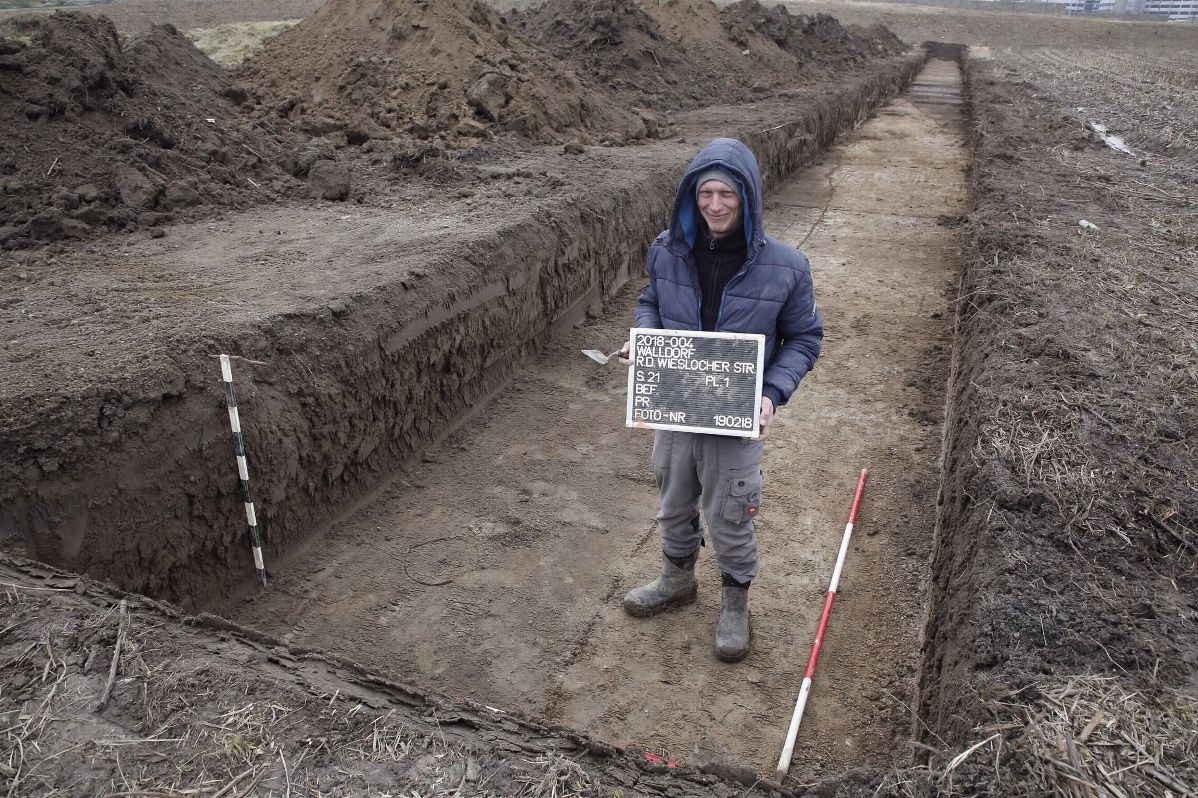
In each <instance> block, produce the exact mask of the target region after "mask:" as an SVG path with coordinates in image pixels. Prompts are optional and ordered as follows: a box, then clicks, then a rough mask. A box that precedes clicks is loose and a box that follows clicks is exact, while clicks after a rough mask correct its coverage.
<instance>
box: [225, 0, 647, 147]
mask: <svg viewBox="0 0 1198 798" xmlns="http://www.w3.org/2000/svg"><path fill="white" fill-rule="evenodd" d="M240 78H241V80H242V82H243V84H244V85H246V87H247V91H248V92H249V93H250V95H251V97H252V102H253V105H252V112H253V113H254V114H256V115H257V116H259V117H261V118H264V119H269V120H273V121H282V122H286V123H288V124H290V125H291V126H293V127H294V128H296V129H298V130H301V131H303V132H305V133H307V134H309V135H311V136H327V137H329V138H330V140H332V141H334V142H339V141H342V140H343V141H344V142H347V143H350V144H355V143H364V142H366V141H367V140H370V139H389V138H395V137H402V138H409V139H420V140H426V141H434V142H436V143H438V144H445V145H449V146H461V145H469V144H472V143H478V142H479V141H483V140H486V139H489V138H491V137H492V136H494V134H496V133H500V132H508V133H514V134H518V135H521V136H524V137H527V138H529V139H532V140H534V141H541V142H560V141H565V140H568V139H571V138H578V139H580V140H582V141H583V142H596V141H604V140H606V141H611V142H627V141H632V140H637V139H641V138H645V137H646V136H650V135H653V133H654V131H655V128H656V125H657V122H656V118H655V117H654V115H653V114H650V113H648V112H645V113H643V114H638V113H634V112H632V111H629V110H626V109H624V108H622V107H621V105H620V103H618V102H616V101H614V99H613V98H612V97H611V96H610V95H608V94H607V93H605V92H603V91H602V90H595V89H592V88H588V87H587V86H586V85H585V83H584V82H583V80H582V79H580V78H579V76H578V75H577V74H576V73H575V72H574V71H573V70H571V69H569V68H568V67H567V66H565V65H564V64H562V63H561V62H560V61H559V60H558V59H556V58H554V57H553V55H551V54H550V53H548V52H546V51H545V50H543V49H541V48H540V47H537V46H536V45H534V44H532V43H530V42H528V41H527V40H525V39H524V38H523V37H522V36H520V35H519V34H518V33H517V32H515V30H514V29H513V28H511V27H510V26H509V25H508V24H507V23H506V22H505V21H504V19H503V18H502V17H501V16H500V15H499V14H498V12H496V11H495V10H494V9H493V8H491V7H490V6H488V5H486V4H484V3H482V2H478V1H477V0H437V2H430V0H328V2H326V3H325V4H324V5H322V6H321V7H320V8H319V9H317V10H316V12H315V13H313V14H312V15H311V16H310V17H308V18H307V19H305V20H304V21H303V22H301V23H300V24H298V25H296V26H295V27H294V28H292V29H291V30H288V31H285V32H284V33H281V34H279V35H278V36H277V37H275V38H274V39H272V40H271V41H270V42H269V43H268V44H267V45H266V47H265V49H264V50H263V51H262V52H260V53H258V54H257V55H255V56H253V57H252V58H250V59H249V60H248V61H247V62H246V64H245V65H244V66H243V67H242V69H241V72H240Z"/></svg>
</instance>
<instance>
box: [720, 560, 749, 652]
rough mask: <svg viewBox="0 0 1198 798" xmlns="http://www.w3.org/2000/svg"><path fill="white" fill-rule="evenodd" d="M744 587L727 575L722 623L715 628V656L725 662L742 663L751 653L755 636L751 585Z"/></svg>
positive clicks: (722, 589)
mask: <svg viewBox="0 0 1198 798" xmlns="http://www.w3.org/2000/svg"><path fill="white" fill-rule="evenodd" d="M743 585H744V586H743V587H742V586H741V585H738V584H737V583H736V580H734V579H732V578H731V577H728V576H726V575H725V577H724V585H723V587H722V588H721V591H722V593H721V597H720V598H721V601H720V621H719V623H717V624H716V627H715V655H716V656H717V657H719V658H720V659H722V660H723V661H724V662H740V661H741V660H742V659H744V658H745V655H746V654H748V653H749V639H750V638H751V637H752V636H753V631H752V626H751V624H750V623H749V585H748V583H743Z"/></svg>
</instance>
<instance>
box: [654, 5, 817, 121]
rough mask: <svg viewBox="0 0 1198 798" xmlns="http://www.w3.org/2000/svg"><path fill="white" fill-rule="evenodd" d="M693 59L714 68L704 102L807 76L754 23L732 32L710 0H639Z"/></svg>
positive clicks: (760, 90) (735, 97) (721, 100)
mask: <svg viewBox="0 0 1198 798" xmlns="http://www.w3.org/2000/svg"><path fill="white" fill-rule="evenodd" d="M639 5H640V6H641V8H643V9H644V10H645V12H646V13H647V14H649V15H650V16H651V17H653V18H654V19H655V20H657V22H658V24H659V25H660V26H661V29H662V30H663V31H665V33H666V35H668V36H669V37H670V38H671V39H673V40H674V41H676V42H679V43H681V45H682V46H683V48H685V50H686V53H687V55H688V56H690V59H691V60H692V61H693V62H694V63H696V64H702V65H703V66H704V67H705V68H706V69H707V71H708V73H709V74H710V76H711V77H710V81H709V83H708V84H707V85H705V86H704V89H705V90H706V92H707V97H708V99H707V101H706V102H705V103H703V104H716V105H719V104H726V103H733V102H743V101H745V100H746V99H748V98H749V97H751V96H752V95H754V94H762V93H765V92H768V91H771V90H774V89H778V88H783V87H786V86H794V85H798V84H801V83H803V82H804V81H805V80H806V77H805V75H804V74H803V71H802V69H801V67H800V64H799V62H798V61H797V60H796V59H795V57H794V56H793V55H791V54H790V53H788V52H786V51H785V50H783V49H781V48H780V47H778V45H777V43H776V42H774V41H773V40H772V39H770V38H769V37H768V36H765V35H763V34H761V33H759V32H758V31H757V30H756V29H754V28H753V27H752V26H744V27H742V28H740V29H738V30H737V31H736V32H735V35H733V34H732V31H731V29H730V26H729V21H728V20H727V19H725V17H724V15H723V14H722V13H721V11H720V9H719V8H717V7H716V5H715V3H713V2H712V1H711V0H639Z"/></svg>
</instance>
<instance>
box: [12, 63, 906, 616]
mask: <svg viewBox="0 0 1198 798" xmlns="http://www.w3.org/2000/svg"><path fill="white" fill-rule="evenodd" d="M922 60H923V57H922V54H911V55H907V56H902V57H895V58H891V59H882V60H878V61H877V62H876V63H873V64H871V65H870V66H868V67H866V68H863V69H862V70H861V71H859V72H857V73H855V75H854V76H853V77H852V78H851V79H848V80H845V81H843V82H839V83H830V84H828V85H827V86H826V88H824V89H821V90H814V91H805V92H801V93H792V94H790V95H787V96H781V97H775V98H771V99H765V100H763V101H762V102H760V103H758V104H755V105H752V106H734V107H721V108H709V109H705V110H704V111H703V112H702V113H700V114H696V115H694V116H692V117H680V118H679V122H678V129H679V131H680V132H681V133H683V134H685V135H683V136H681V137H680V139H678V140H670V141H659V142H656V143H653V144H648V145H645V146H639V147H626V148H617V149H605V148H591V149H590V150H588V151H587V152H586V153H584V154H582V155H572V154H563V153H562V152H561V150H560V148H529V149H527V150H521V151H519V152H517V153H515V154H512V155H511V156H510V157H507V156H505V157H503V158H498V159H493V160H492V161H487V162H481V163H478V164H474V163H465V164H463V165H462V166H461V167H460V168H463V169H469V170H472V172H471V174H473V175H474V176H476V177H477V180H475V181H473V182H472V183H471V184H470V186H469V188H467V189H464V190H458V189H455V190H454V191H452V192H445V191H435V190H432V189H431V188H430V185H431V184H430V183H427V182H425V183H421V182H420V181H405V180H391V181H389V183H388V185H389V186H390V187H389V188H388V192H389V193H387V194H385V195H383V196H381V198H378V199H376V200H373V201H372V202H373V204H368V205H353V204H349V205H347V204H343V203H317V202H297V203H294V204H291V205H284V206H262V207H259V208H256V209H253V210H249V211H244V212H240V213H237V214H232V215H229V216H226V217H216V218H213V219H210V220H206V221H203V222H199V223H191V224H179V225H174V226H172V227H171V228H170V232H169V234H168V235H166V236H165V237H162V238H143V237H136V238H134V237H129V238H118V239H114V240H113V241H111V242H108V243H106V244H105V245H104V246H102V247H89V246H80V247H76V248H73V249H68V250H66V251H65V252H64V253H63V254H60V255H58V256H55V257H49V258H47V259H45V262H44V263H42V264H39V268H38V269H36V270H29V272H20V273H16V272H11V273H10V272H5V273H4V274H3V275H0V277H3V278H4V279H5V280H8V281H9V282H7V283H6V286H11V289H12V290H11V291H10V292H8V293H7V294H6V296H7V297H8V298H7V299H6V311H7V318H6V321H7V322H8V323H7V325H6V334H7V336H8V341H7V342H6V344H5V347H6V352H7V354H8V358H7V359H6V362H5V365H4V371H3V373H2V374H0V377H2V379H0V385H2V386H3V393H0V430H2V431H3V437H4V440H5V441H6V444H9V445H11V451H12V452H13V454H12V456H9V457H5V458H0V536H4V537H6V538H7V539H8V544H7V545H8V546H9V548H10V550H11V549H13V548H15V547H16V545H19V546H20V548H22V549H23V550H24V552H26V553H29V554H32V555H33V556H34V557H36V558H38V559H40V560H43V561H46V562H49V563H51V564H54V565H57V566H60V567H65V568H68V569H71V570H75V571H86V572H87V573H89V574H90V575H93V576H96V577H101V578H106V579H110V580H112V581H113V582H115V583H116V584H118V585H120V586H121V587H123V588H125V589H128V590H131V591H135V592H139V593H144V594H148V595H152V596H156V597H160V598H165V599H170V600H172V601H175V602H178V603H181V604H183V605H184V606H197V605H204V604H206V603H208V602H211V601H214V600H217V599H219V598H220V597H221V596H226V595H228V594H229V592H230V591H231V590H233V589H235V588H236V587H237V585H238V583H239V582H240V581H241V580H243V579H244V578H245V577H246V575H247V574H250V573H252V568H251V564H250V560H249V549H248V546H247V545H246V542H245V534H244V529H245V521H244V511H243V509H242V505H241V501H240V495H239V488H238V483H237V479H236V474H235V472H234V471H233V470H232V468H231V457H230V453H229V442H228V435H229V431H228V419H227V417H226V415H225V411H224V406H223V405H224V398H223V395H222V392H221V389H220V382H219V370H218V368H217V363H216V361H215V359H214V358H215V355H216V354H218V353H221V352H225V353H229V354H232V355H238V356H242V357H243V358H245V359H243V360H237V361H235V362H236V368H235V377H236V379H237V386H238V392H239V397H240V400H241V405H242V408H241V409H242V414H243V416H244V418H245V422H246V431H247V432H246V438H247V446H248V449H249V458H250V462H251V464H252V465H251V468H252V480H253V485H254V491H255V495H256V498H257V509H258V516H259V519H260V521H261V524H262V527H263V529H264V531H265V535H266V554H267V558H268V561H270V562H271V563H272V564H273V563H276V562H278V561H279V560H280V559H281V558H282V557H283V556H284V555H285V554H286V553H287V552H288V551H289V550H290V549H291V548H292V547H293V546H294V545H296V544H297V543H298V542H299V541H302V540H304V539H306V538H309V537H311V536H312V535H313V534H319V532H320V530H322V529H325V528H328V527H329V525H330V524H333V523H335V522H336V519H337V518H339V517H341V516H342V515H343V514H344V513H345V512H346V511H347V508H350V509H351V510H352V508H353V507H354V506H356V504H357V503H360V502H361V501H362V500H363V499H364V497H369V495H370V494H371V492H372V491H374V490H376V489H377V487H378V486H379V485H380V484H383V483H384V482H385V481H386V479H387V478H388V476H389V475H390V474H391V473H392V472H394V470H395V469H396V468H397V467H398V466H400V465H402V464H403V463H405V462H408V461H410V460H411V459H412V458H413V457H414V456H418V455H419V453H420V452H422V451H423V450H425V449H426V448H427V447H429V446H430V445H433V444H434V443H435V442H436V441H438V440H440V439H441V438H443V437H444V435H445V434H446V432H447V430H449V429H451V428H452V427H453V425H455V424H459V423H468V422H465V421H463V419H464V418H468V414H469V411H470V410H471V408H476V407H479V406H480V405H482V404H485V402H486V400H487V398H488V397H489V396H491V395H492V394H493V393H494V392H495V391H496V389H497V388H499V387H500V386H502V385H504V384H505V383H506V382H507V381H508V380H509V378H510V377H511V376H512V375H513V374H514V373H515V372H516V370H517V369H518V368H519V367H520V366H521V365H522V364H523V363H525V362H526V361H527V360H528V358H529V357H530V356H533V355H535V354H536V353H537V352H538V351H539V349H540V347H541V345H542V342H543V341H544V340H545V338H546V334H547V333H552V332H553V331H554V330H557V329H562V328H566V329H568V328H569V327H570V325H571V324H573V323H574V322H575V321H577V320H578V319H580V318H583V317H584V316H585V313H586V311H587V309H588V308H592V309H594V308H596V307H598V306H599V303H600V302H601V301H602V300H604V299H608V298H610V297H611V296H612V295H614V293H615V292H616V291H617V290H618V289H619V288H620V286H622V285H623V284H624V283H625V282H626V281H627V280H628V278H629V277H630V276H632V275H635V274H637V273H638V272H639V270H640V268H641V263H642V261H643V257H644V251H645V247H646V245H647V243H648V241H649V240H650V239H651V238H652V236H653V235H655V234H656V233H657V232H658V231H659V230H660V229H661V227H662V226H663V225H664V220H665V215H666V212H667V210H668V207H669V203H670V200H671V199H672V197H673V193H674V187H675V184H676V181H677V178H678V176H679V174H680V172H681V169H682V167H683V165H684V164H685V163H686V162H687V161H688V160H689V159H690V158H691V157H692V156H693V154H694V151H695V149H696V145H697V144H698V143H701V142H702V141H705V140H706V139H707V138H709V137H710V136H712V135H714V134H728V135H738V136H740V137H742V138H744V139H745V140H746V142H747V143H749V144H750V146H752V147H753V149H754V151H755V152H756V153H757V155H758V158H759V160H760V161H761V164H762V168H763V172H764V174H765V176H766V179H767V182H768V183H774V182H776V181H777V180H778V179H779V178H780V177H782V176H784V175H790V174H793V173H794V171H795V170H796V169H797V168H799V167H800V166H802V165H804V164H807V163H810V162H811V161H812V160H813V159H814V158H816V157H817V156H818V155H819V154H820V153H821V152H823V151H824V150H825V149H826V147H827V146H828V145H829V143H830V142H831V141H832V140H834V139H835V137H836V136H837V135H838V133H840V132H841V131H844V130H848V129H851V128H852V127H853V126H854V125H855V124H856V123H857V122H858V121H859V120H861V119H863V118H865V117H866V116H867V115H868V114H869V113H870V112H871V110H872V109H874V108H876V107H877V106H878V105H879V104H880V103H882V102H884V101H885V99H887V98H888V97H890V96H893V95H894V94H895V93H896V92H897V91H899V90H900V89H901V88H902V87H903V86H905V85H906V84H907V83H908V82H909V81H910V79H911V77H912V75H913V74H914V73H915V71H916V70H917V69H918V68H919V66H920V64H921V63H922ZM246 359H248V361H254V362H252V363H250V362H247V360H246ZM14 541H17V542H18V543H17V544H16V545H14Z"/></svg>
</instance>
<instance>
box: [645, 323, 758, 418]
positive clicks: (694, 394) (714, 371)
mask: <svg viewBox="0 0 1198 798" xmlns="http://www.w3.org/2000/svg"><path fill="white" fill-rule="evenodd" d="M631 342H632V353H633V361H632V365H631V366H630V367H629V369H628V415H627V418H626V419H625V423H626V424H627V425H628V426H630V427H641V428H647V429H668V430H679V431H682V432H706V433H710V434H714V435H730V436H732V437H737V438H755V437H757V433H758V425H759V424H760V421H761V377H762V374H761V372H762V368H763V365H764V361H765V336H764V335H750V334H747V333H724V332H716V333H713V332H696V331H694V330H650V329H645V328H641V327H637V328H634V329H633V330H632V333H631Z"/></svg>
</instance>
